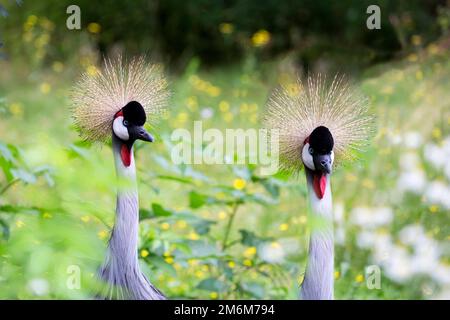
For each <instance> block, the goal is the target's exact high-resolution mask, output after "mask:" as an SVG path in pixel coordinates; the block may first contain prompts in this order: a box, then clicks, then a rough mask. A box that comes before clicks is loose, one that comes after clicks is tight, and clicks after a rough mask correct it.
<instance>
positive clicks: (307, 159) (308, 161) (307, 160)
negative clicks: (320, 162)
mask: <svg viewBox="0 0 450 320" xmlns="http://www.w3.org/2000/svg"><path fill="white" fill-rule="evenodd" d="M302 160H303V164H304V165H305V166H307V167H308V168H309V169H311V170H316V167H315V166H314V160H313V157H312V155H311V154H310V153H309V143H306V144H305V145H304V146H303V150H302Z"/></svg>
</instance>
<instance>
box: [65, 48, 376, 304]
mask: <svg viewBox="0 0 450 320" xmlns="http://www.w3.org/2000/svg"><path fill="white" fill-rule="evenodd" d="M297 85H298V87H299V90H298V92H299V93H298V94H296V95H293V94H292V92H291V91H292V90H288V89H287V88H284V87H279V88H278V89H276V90H274V92H273V93H272V94H271V96H270V98H269V100H268V106H267V111H266V115H265V125H266V127H267V128H269V129H277V130H278V132H279V139H280V141H279V143H280V148H279V157H280V169H282V170H285V171H288V172H291V173H295V172H298V171H299V170H301V169H302V167H304V169H305V175H306V181H307V186H308V191H309V193H308V194H309V200H310V204H311V209H312V210H311V211H312V214H314V216H315V217H317V218H319V219H321V220H322V221H323V222H324V223H322V224H321V228H320V229H317V230H316V229H313V230H312V232H311V235H310V243H309V254H308V264H307V267H306V273H305V277H304V281H303V283H302V286H301V292H300V297H301V298H303V299H333V279H334V277H333V275H334V241H333V226H332V224H333V220H332V217H333V214H332V194H331V183H330V182H331V181H330V180H331V179H330V178H331V173H332V167H333V165H334V158H335V154H336V159H348V158H350V157H351V155H352V150H354V149H359V148H360V147H361V146H363V145H364V144H365V143H366V142H367V139H368V137H369V135H370V134H371V131H372V123H373V121H372V120H373V118H372V117H371V116H370V115H369V114H368V113H367V110H368V108H367V100H366V99H365V98H364V97H362V96H360V95H359V94H357V93H356V91H354V90H353V89H352V87H351V86H349V85H348V84H347V83H346V82H345V81H344V80H343V79H342V78H339V77H336V78H335V79H334V80H333V82H332V84H331V86H326V84H325V81H324V79H322V78H321V77H320V76H317V77H312V76H311V77H309V78H308V80H307V82H306V83H302V82H301V81H300V80H299V81H298V83H297ZM168 92H169V90H168V84H167V81H166V79H165V78H164V76H163V74H162V72H161V70H159V68H158V67H157V66H156V65H153V64H149V63H147V62H146V60H145V58H144V57H139V58H135V59H132V60H130V61H128V62H127V61H124V59H122V58H120V57H119V58H117V59H115V60H108V59H107V60H105V64H104V67H103V69H102V70H101V71H100V72H99V73H98V74H96V75H89V74H85V75H83V76H82V78H81V80H80V81H79V82H78V83H77V84H76V85H75V87H74V90H73V94H72V104H73V116H74V120H75V124H76V126H77V128H78V129H79V132H80V135H81V136H82V137H83V138H84V139H86V140H89V141H97V142H104V141H106V140H107V139H109V138H111V137H112V149H113V154H114V160H115V167H116V173H117V176H118V177H119V178H120V179H124V180H126V181H128V182H129V183H127V185H126V187H121V188H120V189H119V191H118V194H117V202H116V217H115V224H114V228H113V231H112V234H111V238H110V240H109V243H108V251H107V255H106V259H105V262H104V263H103V265H102V267H101V268H100V272H99V277H100V279H101V280H103V282H104V283H105V286H104V288H103V289H102V290H101V292H100V293H99V295H98V297H100V298H103V299H136V300H144V299H151V300H163V299H166V297H165V296H164V295H163V294H162V293H161V292H160V291H159V290H158V289H157V288H155V287H154V286H153V285H152V284H151V282H150V281H149V280H148V279H147V277H146V276H145V275H144V274H143V273H142V271H141V270H140V267H139V263H138V254H137V245H138V226H139V205H138V192H137V182H136V167H135V160H134V153H133V145H134V142H135V141H136V140H143V141H147V142H152V141H153V137H152V136H151V135H150V134H149V133H148V132H147V131H146V130H145V129H144V124H145V123H146V121H147V118H149V120H153V119H155V118H156V117H157V116H158V114H160V113H161V111H162V110H163V109H164V107H165V105H166V101H167V98H168V96H169V93H168Z"/></svg>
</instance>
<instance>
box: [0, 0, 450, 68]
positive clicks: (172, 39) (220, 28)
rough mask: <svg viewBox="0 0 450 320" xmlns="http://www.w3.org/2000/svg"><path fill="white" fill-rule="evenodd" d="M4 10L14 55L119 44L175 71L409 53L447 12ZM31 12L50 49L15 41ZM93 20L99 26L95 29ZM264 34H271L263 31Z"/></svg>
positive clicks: (272, 6)
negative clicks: (376, 15)
mask: <svg viewBox="0 0 450 320" xmlns="http://www.w3.org/2000/svg"><path fill="white" fill-rule="evenodd" d="M71 4H77V5H78V6H79V7H80V8H81V13H82V20H81V21H82V28H83V30H82V31H81V34H80V31H68V30H67V29H66V28H65V23H66V19H67V16H68V15H67V14H66V8H67V6H69V5H71ZM373 4H377V5H379V6H380V8H381V19H382V28H381V29H380V30H377V31H371V30H368V29H367V28H366V19H367V17H368V15H367V14H366V9H367V7H368V6H369V5H373ZM6 6H7V9H8V11H10V16H9V17H8V18H4V19H2V20H0V23H2V25H3V26H4V28H5V30H8V32H7V33H6V34H5V43H6V48H7V51H8V52H9V53H10V54H11V55H14V54H18V53H19V52H21V53H23V52H29V53H31V52H32V51H33V50H36V49H37V50H38V51H39V52H40V53H39V56H40V58H39V59H41V58H42V57H43V56H48V57H49V58H50V59H51V60H55V59H56V60H64V59H67V58H69V57H71V55H72V54H73V52H75V51H77V48H79V47H80V45H81V44H82V43H83V42H88V43H92V44H94V46H95V47H97V48H99V49H100V50H101V51H102V53H106V52H108V51H109V50H110V49H112V48H113V47H116V46H117V44H120V45H122V46H124V47H126V48H127V51H128V53H130V54H131V53H136V52H152V53H154V54H155V53H156V52H157V53H158V56H160V57H163V60H165V61H164V62H167V63H168V64H169V65H172V66H173V65H174V64H175V63H177V64H178V65H181V66H185V65H186V64H187V63H188V62H189V61H190V60H191V59H192V58H193V57H199V58H200V59H201V61H202V63H203V64H207V65H217V64H219V63H224V62H225V63H228V62H231V61H236V60H238V59H242V58H248V55H249V54H250V55H256V56H257V57H261V58H265V57H269V56H273V55H277V54H280V53H284V52H287V51H290V50H295V51H296V53H297V56H298V58H299V60H300V63H301V64H303V65H304V66H310V65H311V64H313V63H314V62H315V61H316V60H317V59H326V60H327V59H333V60H334V59H340V58H339V55H342V54H344V55H346V59H347V60H346V63H347V64H356V65H361V64H368V63H373V62H376V61H379V60H381V59H383V60H384V59H386V58H389V57H392V56H394V55H395V54H396V53H397V52H398V51H399V50H401V49H407V48H409V47H410V44H409V43H410V41H409V40H410V38H411V36H413V35H416V34H419V35H421V36H422V37H423V38H424V39H426V42H429V41H430V40H434V39H436V38H437V37H438V36H439V35H440V34H441V32H444V33H445V32H446V31H444V30H447V29H448V28H445V26H446V25H447V24H446V22H445V21H447V20H446V19H447V18H446V16H447V14H446V12H447V11H448V9H446V7H445V6H440V5H439V1H427V2H424V1H419V0H415V1H387V0H378V1H358V0H353V1H296V0H288V1H277V0H269V1H264V2H261V1H258V0H250V1H227V2H223V1H208V0H195V1H184V2H180V1H177V0H164V1H160V0H153V1H145V0H139V1H133V2H127V3H123V2H121V1H114V2H111V1H97V3H96V5H95V6H93V5H92V4H91V2H90V1H87V0H78V1H75V2H74V1H69V0H63V1H54V0H53V1H40V2H36V1H26V2H24V3H23V4H22V5H21V6H16V5H15V4H14V3H8V4H6ZM445 10H447V11H445ZM438 14H439V17H440V18H439V20H438V23H439V24H437V23H436V21H435V20H436V17H437V16H438ZM31 15H33V16H37V17H39V18H41V17H42V18H43V20H42V21H44V23H38V24H36V27H35V28H34V31H33V32H36V31H37V29H38V28H42V29H43V30H42V31H43V32H44V33H45V34H46V36H45V39H48V41H47V42H50V43H51V49H50V46H47V45H42V46H38V47H37V48H34V44H33V42H34V41H37V42H36V44H38V43H39V41H41V40H42V39H44V38H42V39H41V38H31V36H32V33H30V32H29V33H28V34H29V35H28V36H26V37H25V40H26V41H27V42H28V43H27V44H26V45H24V46H22V44H20V43H18V42H17V41H15V40H16V38H15V37H16V35H17V34H18V33H20V32H21V31H22V30H21V29H22V28H27V27H26V25H27V23H28V22H27V20H26V18H27V17H29V16H31ZM44 17H45V18H44ZM45 19H46V20H45ZM42 21H40V22H42ZM45 21H47V22H45ZM90 23H96V24H97V25H98V26H99V27H95V28H91V29H89V24H90ZM440 29H442V30H440ZM87 30H90V32H88V31H87ZM261 30H262V31H264V32H268V33H258V32H260V31H261ZM267 36H268V38H267ZM266 38H267V39H266ZM39 39H41V40H39ZM45 39H44V40H45ZM44 40H43V41H44ZM41 42H42V41H41ZM349 48H351V49H349ZM330 49H332V50H331V51H330ZM19 50H20V51H19ZM329 52H331V55H330V54H329ZM333 52H334V53H337V54H335V55H334V54H333ZM30 58H31V56H30ZM33 59H35V58H33ZM39 63H40V62H39V61H36V60H34V62H33V64H34V65H38V64H39Z"/></svg>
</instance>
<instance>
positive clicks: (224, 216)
mask: <svg viewBox="0 0 450 320" xmlns="http://www.w3.org/2000/svg"><path fill="white" fill-rule="evenodd" d="M226 217H227V213H226V212H225V211H220V212H219V219H220V220H225V219H226Z"/></svg>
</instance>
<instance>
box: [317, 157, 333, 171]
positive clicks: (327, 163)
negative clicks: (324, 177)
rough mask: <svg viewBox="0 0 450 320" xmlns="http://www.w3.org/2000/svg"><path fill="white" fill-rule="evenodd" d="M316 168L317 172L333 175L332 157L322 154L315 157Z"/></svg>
mask: <svg viewBox="0 0 450 320" xmlns="http://www.w3.org/2000/svg"><path fill="white" fill-rule="evenodd" d="M314 166H315V167H316V170H320V171H322V172H323V173H327V174H330V173H331V156H330V155H329V154H320V155H317V156H315V157H314Z"/></svg>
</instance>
